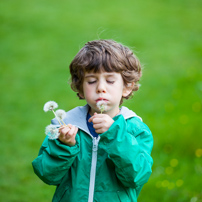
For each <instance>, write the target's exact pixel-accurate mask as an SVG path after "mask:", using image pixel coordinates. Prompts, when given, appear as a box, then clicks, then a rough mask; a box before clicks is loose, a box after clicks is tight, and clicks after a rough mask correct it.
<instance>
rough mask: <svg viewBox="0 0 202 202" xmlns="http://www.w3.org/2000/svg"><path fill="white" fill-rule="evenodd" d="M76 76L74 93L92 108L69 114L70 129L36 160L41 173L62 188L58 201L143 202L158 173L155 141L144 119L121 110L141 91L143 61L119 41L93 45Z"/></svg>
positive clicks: (75, 65)
mask: <svg viewBox="0 0 202 202" xmlns="http://www.w3.org/2000/svg"><path fill="white" fill-rule="evenodd" d="M70 73H71V81H72V83H71V87H72V89H73V90H74V91H76V92H77V93H78V96H79V98H80V99H85V100H86V102H87V105H85V106H83V107H76V108H74V109H72V110H70V111H69V112H67V114H66V118H65V119H64V122H65V123H66V124H69V125H68V127H67V126H62V127H60V129H59V131H60V135H59V137H58V139H55V140H50V139H48V138H46V139H45V141H44V142H43V144H42V146H41V149H40V152H39V155H38V157H37V158H36V159H35V160H34V161H33V167H34V171H35V173H36V174H37V175H38V176H39V177H40V178H41V179H42V180H43V181H44V182H45V183H47V184H50V185H56V186H57V189H56V192H55V194H54V197H53V201H55V202H56V201H60V202H63V201H64V202H67V201H68V202H93V201H96V202H118V201H123V202H135V201H137V197H138V195H139V193H140V190H141V188H142V186H143V185H144V184H145V183H146V182H147V181H148V179H149V177H150V175H151V172H152V171H151V167H152V163H153V161H152V158H151V156H150V154H151V150H152V147H153V138H152V134H151V132H150V130H149V128H148V127H147V126H146V125H145V124H144V123H143V122H142V120H141V118H140V117H138V116H137V115H136V114H135V113H134V112H133V111H131V110H129V109H128V108H126V107H121V108H120V105H121V103H122V101H123V98H126V99H128V98H129V97H130V96H131V95H132V93H133V91H137V90H138V84H137V82H138V81H139V79H140V77H141V66H140V63H139V61H138V59H137V58H136V56H135V55H134V54H133V53H132V51H131V50H130V49H129V48H127V47H125V46H123V45H121V44H119V43H117V42H115V41H112V40H96V41H91V42H88V43H87V44H85V46H84V47H83V48H82V49H81V50H80V51H79V52H78V54H77V55H76V56H75V58H74V59H73V61H72V63H71V64H70ZM100 102H101V103H102V105H103V106H104V108H103V109H102V110H101V109H100V107H99V106H98V104H99V103H100ZM103 110H104V111H103ZM52 124H56V125H58V122H57V120H56V119H53V120H52Z"/></svg>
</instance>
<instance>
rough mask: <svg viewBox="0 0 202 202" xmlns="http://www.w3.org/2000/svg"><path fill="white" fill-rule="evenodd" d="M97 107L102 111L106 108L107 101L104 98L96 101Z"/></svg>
mask: <svg viewBox="0 0 202 202" xmlns="http://www.w3.org/2000/svg"><path fill="white" fill-rule="evenodd" d="M97 107H98V109H99V110H100V111H101V113H102V112H103V111H106V110H107V103H106V102H105V101H104V100H100V101H98V102H97Z"/></svg>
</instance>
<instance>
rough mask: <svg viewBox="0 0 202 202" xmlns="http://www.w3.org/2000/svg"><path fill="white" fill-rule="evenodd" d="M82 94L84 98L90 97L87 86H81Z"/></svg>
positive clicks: (89, 90) (90, 91) (90, 92)
mask: <svg viewBox="0 0 202 202" xmlns="http://www.w3.org/2000/svg"><path fill="white" fill-rule="evenodd" d="M83 94H84V96H85V98H88V97H90V96H91V94H92V89H90V88H89V87H88V86H86V85H84V86H83Z"/></svg>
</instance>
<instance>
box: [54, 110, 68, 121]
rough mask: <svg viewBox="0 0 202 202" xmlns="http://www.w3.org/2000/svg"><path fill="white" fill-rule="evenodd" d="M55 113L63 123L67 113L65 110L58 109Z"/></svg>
mask: <svg viewBox="0 0 202 202" xmlns="http://www.w3.org/2000/svg"><path fill="white" fill-rule="evenodd" d="M55 113H56V115H57V117H58V118H59V119H60V120H61V121H62V120H63V119H64V118H65V117H66V112H65V110H63V109H58V110H57V111H56V112H55Z"/></svg>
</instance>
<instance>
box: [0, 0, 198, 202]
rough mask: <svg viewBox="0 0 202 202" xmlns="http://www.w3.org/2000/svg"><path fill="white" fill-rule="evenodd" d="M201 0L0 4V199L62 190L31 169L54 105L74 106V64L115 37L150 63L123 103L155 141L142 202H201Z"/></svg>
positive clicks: (44, 201) (43, 197)
mask: <svg viewBox="0 0 202 202" xmlns="http://www.w3.org/2000/svg"><path fill="white" fill-rule="evenodd" d="M201 19H202V1H200V0H183V1H182V0H177V1H176V0H167V1H162V0H144V1H141V0H136V1H130V0H125V1H119V0H117V1H115V0H111V1H105V0H97V1H92V0H88V1H82V0H75V1H70V0H66V1H64V0H62V1H55V0H49V1H45V0H35V1H26V0H19V1H13V0H1V1H0V23H1V24H0V25H1V28H0V84H1V99H0V110H1V117H0V128H1V129H0V131H1V141H0V153H1V155H0V160H1V166H0V175H1V176H0V201H4V202H27V201H41V202H48V201H51V199H52V196H53V192H54V189H55V187H52V186H48V185H46V184H44V183H43V182H41V181H40V180H39V179H38V178H37V176H36V175H35V174H34V172H33V169H32V167H31V162H32V160H33V159H34V158H35V157H36V156H37V154H38V150H39V148H40V146H41V143H42V141H43V139H44V137H45V135H44V128H45V126H46V125H48V124H49V123H50V119H52V118H53V116H52V114H51V113H47V114H46V113H44V112H43V105H44V103H45V102H47V101H49V100H54V101H56V102H57V103H58V104H59V108H62V109H65V110H70V109H72V108H74V107H76V106H78V105H84V104H85V102H84V101H80V100H78V99H77V97H76V94H75V93H74V92H72V91H71V89H70V87H69V85H68V83H67V81H68V79H69V71H68V65H69V64H70V62H71V60H72V59H73V57H74V56H75V54H76V53H77V52H78V50H79V49H80V48H81V47H82V46H83V45H84V44H85V42H87V41H90V40H94V39H98V38H104V39H114V40H116V41H119V42H122V43H123V44H125V45H127V46H129V47H131V48H132V49H133V50H135V52H136V54H137V55H138V57H139V58H140V61H141V62H142V64H143V65H144V71H143V77H142V80H141V82H140V83H141V85H142V86H141V88H140V90H139V91H138V92H136V93H135V95H134V98H133V99H132V100H129V101H126V102H125V103H124V104H125V105H126V106H128V107H130V108H131V109H132V110H134V111H135V112H136V113H137V114H138V115H140V116H141V117H142V118H143V120H144V122H145V123H146V124H147V125H148V126H149V127H150V129H151V130H152V132H153V136H154V142H155V144H154V149H153V152H152V156H153V158H154V166H153V174H152V176H151V178H150V180H149V182H148V183H147V184H146V185H145V186H144V188H143V190H142V192H141V194H140V197H139V202H148V201H150V202H156V201H162V202H168V201H169V202H170V201H175V202H189V201H190V202H199V201H200V202H201V201H202V189H201V180H202V124H201V120H202V119H201V118H202V116H201V115H202V68H201V64H202V40H201V36H202V26H201Z"/></svg>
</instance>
